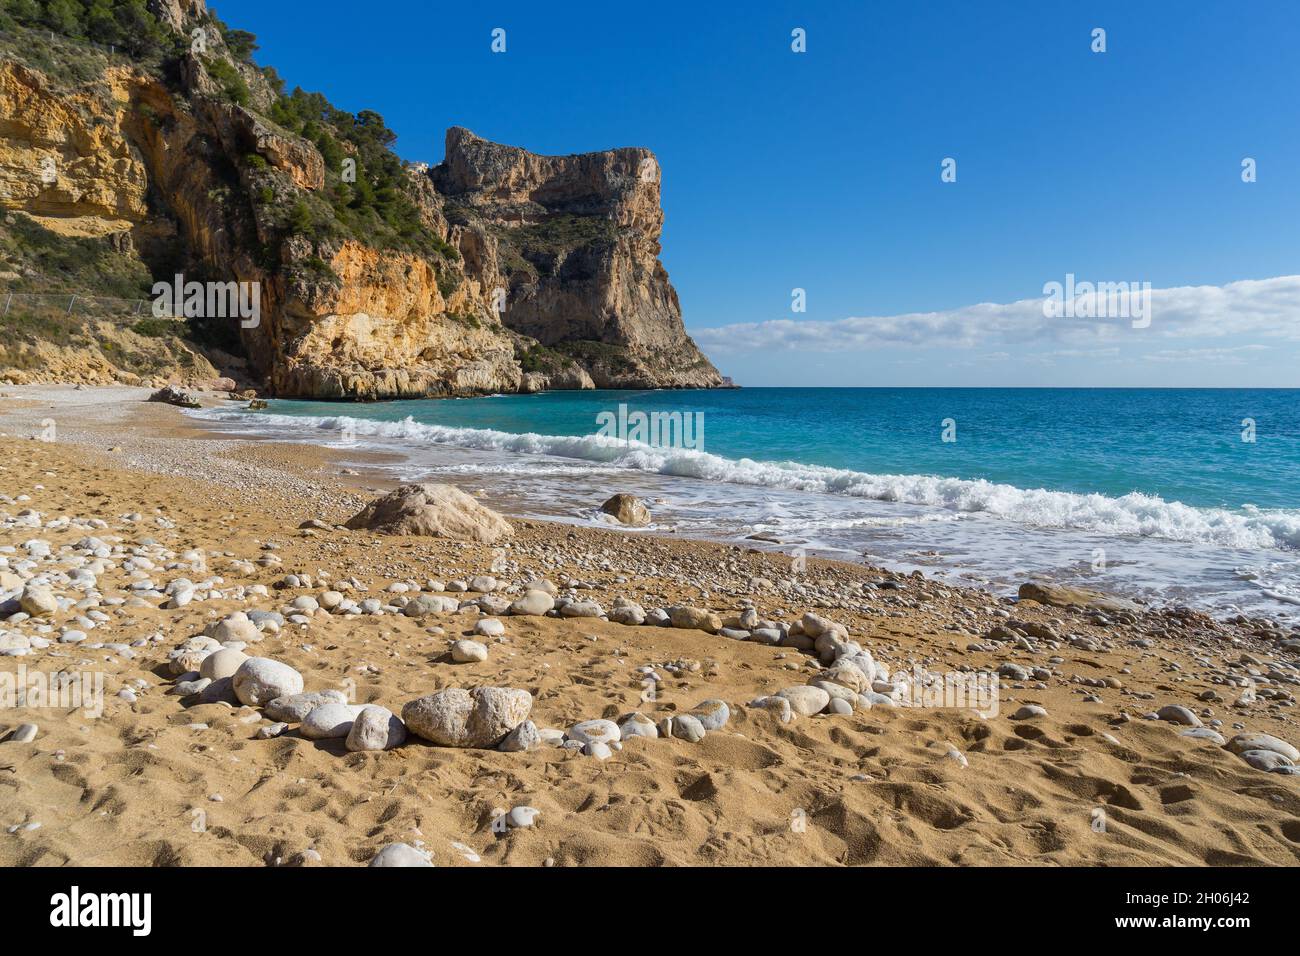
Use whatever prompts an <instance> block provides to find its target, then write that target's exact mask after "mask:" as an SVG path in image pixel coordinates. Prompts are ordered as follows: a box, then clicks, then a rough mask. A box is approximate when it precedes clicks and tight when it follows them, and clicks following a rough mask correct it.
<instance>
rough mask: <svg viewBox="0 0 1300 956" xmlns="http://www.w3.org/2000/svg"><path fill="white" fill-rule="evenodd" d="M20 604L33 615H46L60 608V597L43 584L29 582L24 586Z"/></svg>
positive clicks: (19, 600)
mask: <svg viewBox="0 0 1300 956" xmlns="http://www.w3.org/2000/svg"><path fill="white" fill-rule="evenodd" d="M18 605H19V606H20V607H21V608H22V609H23V611H25V612H26V613H27V614H30V615H31V616H32V617H45V616H47V615H50V614H53V613H54V612H55V611H57V610H58V609H59V601H58V598H56V597H55V596H54V592H53V591H51V590H50V589H49V588H48V587H46V586H45V585H43V584H28V585H26V586H25V587H24V588H23V593H22V596H21V597H20V598H19V599H18Z"/></svg>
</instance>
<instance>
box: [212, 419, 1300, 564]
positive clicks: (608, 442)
mask: <svg viewBox="0 0 1300 956" xmlns="http://www.w3.org/2000/svg"><path fill="white" fill-rule="evenodd" d="M193 414H194V415H195V416H196V417H200V418H204V419H207V420H210V421H214V422H226V423H232V424H233V423H238V424H240V425H241V426H244V427H252V428H255V429H258V430H261V431H269V432H273V433H276V434H281V435H286V436H292V435H294V434H297V435H299V436H300V437H302V438H304V439H305V438H308V437H309V436H310V440H314V441H319V440H321V439H323V438H325V437H326V436H325V435H324V434H322V433H329V432H333V433H335V434H342V433H343V432H344V429H346V430H347V433H349V434H350V435H351V436H353V438H354V439H355V440H356V441H357V442H367V441H369V442H375V443H383V444H393V443H397V444H401V445H408V446H412V447H414V446H419V445H430V444H432V445H452V446H456V447H459V448H468V449H475V450H479V451H492V452H505V453H513V454H520V455H547V456H554V457H558V458H567V459H576V460H579V461H582V462H585V463H587V465H586V467H588V468H593V467H594V468H600V469H619V468H621V469H634V470H637V471H644V472H651V473H654V474H659V475H667V476H674V477H683V478H699V479H705V480H708V481H714V482H730V483H733V484H739V485H749V486H758V487H764V488H773V489H783V490H787V491H801V492H813V493H821V494H832V495H844V496H849V497H854V498H866V499H871V500H875V501H886V502H898V503H903V504H910V505H922V506H929V507H934V508H942V509H945V510H947V511H949V512H958V513H962V512H965V513H979V514H985V515H992V516H994V517H998V518H1003V519H1005V520H1007V521H1011V522H1015V523H1017V524H1020V525H1024V526H1027V527H1033V528H1061V529H1074V530H1080V531H1087V532H1091V533H1094V534H1101V535H1107V536H1138V537H1149V538H1163V539H1168V540H1172V541H1186V542H1195V543H1203V544H1210V545H1215V546H1218V547H1224V548H1234V549H1243V550H1256V549H1270V548H1285V549H1298V548H1300V511H1296V510H1283V509H1267V510H1266V509H1257V508H1253V507H1250V506H1245V507H1243V508H1241V509H1240V510H1228V509H1223V508H1197V507H1192V506H1190V505H1185V504H1182V503H1180V502H1177V501H1165V500H1164V499H1162V498H1159V497H1155V496H1152V495H1145V494H1141V493H1138V492H1133V493H1131V494H1127V495H1124V496H1122V497H1110V496H1108V495H1102V494H1075V493H1072V492H1065V491H1049V490H1046V489H1042V488H1038V489H1022V488H1016V487H1014V486H1012V485H1007V484H998V483H995V482H990V481H984V480H967V479H961V478H942V477H937V476H933V475H888V474H870V473H866V472H859V471H851V470H847V469H840V468H829V467H825V466H821V465H807V464H801V463H799V462H793V461H783V462H765V461H754V460H752V459H749V458H741V459H731V458H723V457H721V456H719V455H713V454H709V453H707V452H702V451H695V450H691V449H667V448H657V447H651V446H648V445H643V444H640V443H637V442H623V441H619V440H618V439H616V438H610V437H602V436H598V435H586V436H577V437H573V436H563V435H540V434H536V433H531V432H529V433H523V434H513V433H510V432H502V431H495V430H492V429H482V428H456V427H451V426H446V425H431V424H423V423H420V422H417V421H415V420H414V419H413V418H409V417H408V418H405V419H403V420H401V421H374V420H370V419H364V418H353V417H349V416H330V417H319V418H318V417H311V416H297V415H277V414H260V415H251V414H249V413H248V412H245V411H243V410H234V409H211V410H203V411H198V412H194V413H193ZM525 467H528V468H529V469H530V470H531V469H532V465H528V466H525ZM549 467H556V466H555V464H554V463H551V465H550V466H549ZM561 467H562V466H561ZM464 470H465V471H472V466H469V467H468V468H466V469H464ZM496 470H500V469H499V468H497V469H496Z"/></svg>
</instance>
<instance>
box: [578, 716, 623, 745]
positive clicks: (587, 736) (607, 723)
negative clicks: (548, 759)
mask: <svg viewBox="0 0 1300 956" xmlns="http://www.w3.org/2000/svg"><path fill="white" fill-rule="evenodd" d="M568 736H569V739H570V740H576V741H578V742H579V743H583V744H588V743H591V742H592V741H594V740H599V741H601V742H603V743H607V744H608V743H613V742H614V741H615V740H622V739H623V734H622V731H620V730H619V727H618V724H616V723H614V721H612V720H602V719H597V720H583V721H579V722H578V723H576V724H574V725H573V726H572V727H570V728H569V734H568Z"/></svg>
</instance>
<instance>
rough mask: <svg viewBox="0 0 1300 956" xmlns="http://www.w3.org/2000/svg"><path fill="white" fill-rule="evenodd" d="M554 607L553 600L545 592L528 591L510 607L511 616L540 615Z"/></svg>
mask: <svg viewBox="0 0 1300 956" xmlns="http://www.w3.org/2000/svg"><path fill="white" fill-rule="evenodd" d="M553 607H555V598H553V597H551V596H550V595H549V594H547V593H546V592H545V591H536V590H534V591H528V592H526V593H525V594H524V596H523V597H521V598H519V599H518V600H517V601H515V602H514V603H513V604H511V605H510V613H511V614H531V615H534V616H536V615H541V614H545V613H546V612H547V611H549V610H551V609H552V608H553Z"/></svg>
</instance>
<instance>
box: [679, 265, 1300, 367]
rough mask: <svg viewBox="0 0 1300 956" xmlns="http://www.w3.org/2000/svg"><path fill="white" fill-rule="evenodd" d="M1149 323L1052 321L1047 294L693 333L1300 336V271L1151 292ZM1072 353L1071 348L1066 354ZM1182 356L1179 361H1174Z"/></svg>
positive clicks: (774, 336) (870, 337) (942, 344)
mask: <svg viewBox="0 0 1300 956" xmlns="http://www.w3.org/2000/svg"><path fill="white" fill-rule="evenodd" d="M1150 320H1151V322H1150V326H1149V327H1146V328H1134V327H1133V325H1132V320H1131V319H1128V318H1101V319H1094V318H1088V319H1080V318H1074V319H1067V318H1047V317H1046V316H1045V315H1044V309H1043V299H1022V300H1020V301H1019V302H1011V303H1007V304H1005V305H999V304H997V303H993V302H982V303H980V304H978V305H968V306H963V307H962V308H959V309H950V310H947V311H943V312H912V313H908V314H906V315H891V316H869V317H863V318H847V319H839V320H836V321H832V322H818V321H794V320H791V319H776V320H772V321H768V322H742V323H737V324H734V325H724V326H719V327H717V328H711V329H697V330H694V331H693V332H692V335H693V337H694V338H695V341H696V342H698V343H699V344H700V346H701V347H702V348H704V349H706V350H710V351H713V352H715V353H718V354H722V353H729V352H749V351H775V350H782V349H784V350H799V351H807V352H843V351H865V350H868V349H878V348H880V347H882V346H891V345H895V346H919V347H931V348H979V347H988V346H992V345H1006V344H1015V345H1046V344H1052V343H1063V344H1084V345H1086V344H1089V343H1095V342H1112V343H1119V342H1123V343H1124V344H1134V345H1137V344H1140V343H1142V342H1144V341H1149V340H1150V338H1152V337H1163V338H1198V337H1199V338H1219V337H1222V336H1228V335H1261V336H1268V337H1273V338H1279V339H1290V340H1300V275H1293V276H1279V277H1277V278H1275V279H1247V280H1243V281H1240V282H1230V283H1228V284H1227V285H1224V286H1180V287H1177V288H1172V289H1152V290H1151V303H1150ZM1060 354H1061V357H1067V354H1068V350H1062V351H1061V353H1060ZM1173 361H1176V359H1173Z"/></svg>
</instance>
